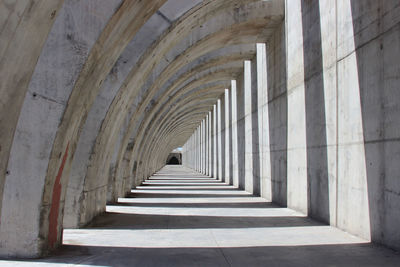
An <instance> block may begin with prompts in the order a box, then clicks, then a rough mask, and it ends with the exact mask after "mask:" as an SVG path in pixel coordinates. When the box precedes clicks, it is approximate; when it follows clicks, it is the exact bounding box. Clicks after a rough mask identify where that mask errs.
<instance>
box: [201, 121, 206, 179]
mask: <svg viewBox="0 0 400 267" xmlns="http://www.w3.org/2000/svg"><path fill="white" fill-rule="evenodd" d="M206 127H207V124H206V119H205V118H204V120H203V131H202V132H203V174H206V173H207V145H206V140H207V138H206V132H207V131H206Z"/></svg>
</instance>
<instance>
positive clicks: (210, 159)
mask: <svg viewBox="0 0 400 267" xmlns="http://www.w3.org/2000/svg"><path fill="white" fill-rule="evenodd" d="M212 123H213V120H212V112H211V111H209V112H208V137H209V139H208V169H209V170H208V175H209V176H211V177H213V143H212V140H213V138H212V125H213V124H212Z"/></svg>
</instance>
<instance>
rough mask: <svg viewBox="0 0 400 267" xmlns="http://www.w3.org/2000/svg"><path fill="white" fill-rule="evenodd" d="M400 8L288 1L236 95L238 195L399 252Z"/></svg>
mask: <svg viewBox="0 0 400 267" xmlns="http://www.w3.org/2000/svg"><path fill="white" fill-rule="evenodd" d="M399 6H400V4H399V3H398V2H396V1H350V0H341V1H301V0H296V1H287V3H286V21H285V25H282V26H281V27H278V29H277V30H276V31H275V33H274V34H273V35H272V38H270V39H269V41H270V42H268V43H267V44H266V58H267V59H266V62H267V67H264V66H262V61H260V59H259V56H260V55H261V51H262V50H261V46H259V47H258V50H257V56H256V58H255V59H253V60H251V61H245V62H244V67H243V74H242V75H240V76H238V78H237V79H236V81H234V83H233V85H232V86H231V88H230V91H229V93H230V100H231V102H232V103H235V104H233V105H232V104H230V106H231V109H230V110H229V111H230V112H231V114H229V115H228V117H229V122H230V128H229V129H230V130H229V132H230V136H229V139H228V140H229V142H227V143H228V145H229V146H230V148H231V149H230V150H227V151H229V152H231V154H232V156H231V157H230V156H229V155H226V157H225V158H226V159H228V160H227V161H226V162H225V163H222V164H223V165H225V166H223V168H224V169H225V170H230V171H231V173H230V177H232V182H233V184H234V185H235V186H237V187H239V188H242V189H245V190H246V191H248V192H250V193H254V194H258V193H260V194H261V195H262V196H263V197H265V198H266V199H269V200H272V201H273V202H277V203H280V204H281V205H286V204H287V206H288V207H289V208H292V209H295V210H298V211H301V212H303V213H305V214H307V215H309V216H311V217H313V218H315V219H318V220H321V221H323V222H325V223H329V224H331V225H333V226H336V227H339V228H341V229H343V230H345V231H348V232H350V233H353V234H355V235H358V236H361V237H363V238H365V239H367V240H372V241H374V242H378V243H382V244H384V245H387V246H390V247H392V248H396V249H398V248H399V246H400V243H399V240H400V238H399V235H400V231H399V230H398V229H397V226H396V225H398V224H399V220H400V213H399V210H400V209H399V203H400V202H399V183H398V181H399V180H398V179H397V178H398V175H397V174H398V172H399V169H398V168H399V167H398V164H396V162H397V159H398V155H399V153H398V151H399V149H397V148H398V146H399V131H398V129H399V127H398V119H397V118H399V115H400V114H399V112H400V111H399V108H398V106H399V105H398V104H399V103H398V102H399V99H400V98H399V97H398V94H399V90H397V89H398V85H399V74H400V71H399V64H398V62H399V56H400V53H399V47H400V46H399V40H400V39H399V27H400V26H399V16H398V14H399V8H400V7H399ZM339 11H340V12H339ZM396 62H397V63H396ZM263 68H264V69H265V70H264V71H261V70H262V69H263ZM257 72H258V73H257ZM263 74H265V75H266V76H265V77H263ZM263 83H266V84H267V86H265V85H263ZM254 88H256V90H255V89H254ZM396 88H397V89H396ZM232 93H233V94H235V96H236V97H235V98H233V97H232ZM252 98H254V99H252ZM220 99H221V100H220V101H221V103H223V102H224V101H225V100H224V99H225V98H220ZM235 100H236V102H235ZM260 124H261V125H260ZM217 151H219V150H217ZM218 153H220V152H217V157H220V155H218ZM227 164H229V166H227ZM228 177H229V176H228ZM286 190H287V191H286Z"/></svg>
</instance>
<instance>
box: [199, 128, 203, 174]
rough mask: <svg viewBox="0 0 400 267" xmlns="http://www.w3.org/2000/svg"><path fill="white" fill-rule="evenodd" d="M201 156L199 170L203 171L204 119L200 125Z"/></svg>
mask: <svg viewBox="0 0 400 267" xmlns="http://www.w3.org/2000/svg"><path fill="white" fill-rule="evenodd" d="M199 137H200V138H199V158H200V169H199V172H200V173H203V167H204V161H203V155H204V151H203V121H201V123H200V126H199Z"/></svg>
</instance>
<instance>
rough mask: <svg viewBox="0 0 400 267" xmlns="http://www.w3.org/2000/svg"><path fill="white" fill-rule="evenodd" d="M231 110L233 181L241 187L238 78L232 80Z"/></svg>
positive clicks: (236, 185)
mask: <svg viewBox="0 0 400 267" xmlns="http://www.w3.org/2000/svg"><path fill="white" fill-rule="evenodd" d="M229 104H230V111H231V143H232V174H231V175H232V183H233V185H234V186H235V187H239V168H238V132H237V92H236V80H232V81H231V94H230V101H229Z"/></svg>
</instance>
